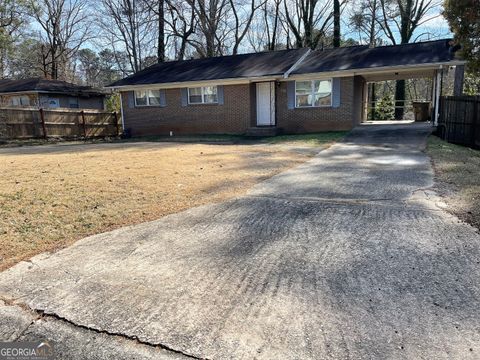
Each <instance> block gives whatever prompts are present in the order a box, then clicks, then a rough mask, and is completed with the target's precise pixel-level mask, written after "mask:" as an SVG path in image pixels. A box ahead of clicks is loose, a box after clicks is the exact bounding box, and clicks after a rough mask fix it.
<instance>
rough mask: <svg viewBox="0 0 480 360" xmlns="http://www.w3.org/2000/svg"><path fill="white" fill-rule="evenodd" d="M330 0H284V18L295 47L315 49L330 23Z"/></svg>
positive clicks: (331, 15)
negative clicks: (291, 0) (292, 0)
mask: <svg viewBox="0 0 480 360" xmlns="http://www.w3.org/2000/svg"><path fill="white" fill-rule="evenodd" d="M331 8H332V0H325V1H319V0H299V1H294V2H293V4H292V3H291V2H290V1H288V0H284V11H285V18H286V21H287V23H288V26H289V28H290V30H291V31H292V34H293V36H294V38H295V46H296V47H310V48H312V49H315V48H316V47H317V46H318V44H319V42H320V40H321V39H322V38H324V37H325V36H326V33H327V30H328V29H329V28H330V26H331V24H332V18H333V13H332V11H331Z"/></svg>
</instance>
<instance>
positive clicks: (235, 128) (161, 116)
mask: <svg viewBox="0 0 480 360" xmlns="http://www.w3.org/2000/svg"><path fill="white" fill-rule="evenodd" d="M359 88H360V87H359V86H356V87H355V89H357V91H354V78H353V77H348V78H342V79H341V83H340V91H341V101H340V106H339V107H337V108H333V107H321V108H302V109H288V106H287V83H286V82H281V83H279V84H278V85H277V87H276V90H277V95H276V99H277V105H276V109H277V115H276V117H277V127H279V128H281V129H282V131H283V132H284V133H286V134H295V133H309V132H321V131H334V130H349V129H351V128H352V127H353V126H355V125H356V124H357V123H358V122H359V119H357V117H358V114H359V110H358V106H359V104H358V101H360V102H361V99H360V100H359V99H358V97H359V96H360V97H361V94H358V89H359ZM223 89H224V90H223V91H224V104H223V105H217V104H203V105H187V106H182V101H181V89H180V88H177V89H167V90H165V92H166V93H165V96H166V102H167V105H166V106H165V107H133V108H130V107H129V105H128V103H129V102H128V98H127V96H126V93H123V94H122V95H123V96H122V101H123V112H124V120H125V128H126V129H128V128H130V129H131V131H132V135H133V136H145V135H168V134H169V133H170V131H173V132H174V134H176V135H188V134H244V133H245V132H246V130H247V129H248V128H249V127H252V126H255V123H256V114H255V84H245V85H225V86H224V87H223ZM354 99H356V100H355V101H354Z"/></svg>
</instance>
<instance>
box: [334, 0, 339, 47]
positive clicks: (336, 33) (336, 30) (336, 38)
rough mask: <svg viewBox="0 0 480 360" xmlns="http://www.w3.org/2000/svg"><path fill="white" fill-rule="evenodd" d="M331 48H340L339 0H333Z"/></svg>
mask: <svg viewBox="0 0 480 360" xmlns="http://www.w3.org/2000/svg"><path fill="white" fill-rule="evenodd" d="M333 47H336V48H338V47H340V0H333Z"/></svg>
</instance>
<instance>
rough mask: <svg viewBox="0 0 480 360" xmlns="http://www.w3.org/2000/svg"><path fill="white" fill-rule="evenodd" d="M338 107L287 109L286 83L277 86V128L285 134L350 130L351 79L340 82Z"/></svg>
mask: <svg viewBox="0 0 480 360" xmlns="http://www.w3.org/2000/svg"><path fill="white" fill-rule="evenodd" d="M340 94H341V95H340V96H341V97H340V106H339V107H337V108H333V107H317V108H315V107H312V108H296V109H288V106H287V105H288V102H287V83H286V82H281V83H280V85H279V86H277V126H278V127H279V128H281V129H282V130H283V132H284V133H286V134H300V133H311V132H321V131H336V130H350V129H352V128H353V126H354V121H353V113H354V106H353V103H354V87H353V77H348V78H342V79H341V82H340Z"/></svg>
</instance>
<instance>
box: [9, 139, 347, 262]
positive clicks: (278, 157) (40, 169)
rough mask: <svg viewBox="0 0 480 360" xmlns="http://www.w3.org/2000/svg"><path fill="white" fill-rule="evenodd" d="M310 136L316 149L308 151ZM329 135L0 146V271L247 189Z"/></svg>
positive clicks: (298, 160)
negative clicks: (215, 141)
mask: <svg viewBox="0 0 480 360" xmlns="http://www.w3.org/2000/svg"><path fill="white" fill-rule="evenodd" d="M315 137H316V138H317V140H314V144H315V145H318V146H319V147H311V145H312V144H311V141H313V140H312V139H314V138H315ZM335 138H339V136H338V137H337V136H332V135H331V134H329V135H326V136H325V137H323V138H322V136H321V135H314V137H313V138H311V137H310V136H307V138H306V141H304V142H302V141H299V139H300V138H297V141H296V142H295V144H296V145H295V146H289V145H288V143H290V142H289V141H287V145H284V144H283V143H285V140H282V139H276V140H275V141H273V142H274V143H275V144H271V143H270V142H271V141H268V142H267V143H265V142H264V141H256V142H253V143H252V142H250V143H248V144H238V145H225V144H222V145H220V144H219V145H215V144H198V143H167V142H113V143H96V144H95V143H93V144H78V143H77V144H54V145H44V146H22V147H13V148H3V149H0V270H1V269H5V268H7V267H9V266H11V265H13V264H14V263H16V262H18V261H20V260H24V259H27V258H30V257H31V256H33V255H36V254H38V253H41V252H44V251H54V250H57V249H60V248H63V247H65V246H68V245H69V244H72V243H73V242H74V241H75V240H78V239H81V238H83V237H85V236H88V235H91V234H96V233H100V232H104V231H108V230H112V229H115V228H118V227H121V226H125V225H130V224H137V223H141V222H144V221H149V220H153V219H157V218H159V217H161V216H164V215H167V214H171V213H175V212H179V211H182V210H185V209H188V208H190V207H193V206H198V205H202V204H206V203H211V202H217V201H222V200H225V199H228V198H231V197H235V196H239V195H242V194H245V192H246V191H247V190H248V189H249V188H251V187H252V186H253V185H254V184H255V183H257V182H260V181H262V180H264V179H267V178H269V177H271V176H273V175H275V174H277V173H279V172H281V171H284V170H286V169H288V168H290V167H292V166H295V165H298V164H300V163H302V162H304V161H306V160H308V159H309V158H310V157H311V156H313V155H314V154H315V153H316V152H317V151H318V150H319V149H320V148H321V147H326V146H328V145H330V144H331V143H332V141H333V140H334V139H335ZM285 139H288V138H285ZM321 139H323V140H321Z"/></svg>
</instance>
